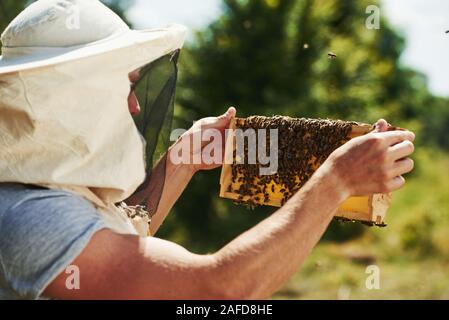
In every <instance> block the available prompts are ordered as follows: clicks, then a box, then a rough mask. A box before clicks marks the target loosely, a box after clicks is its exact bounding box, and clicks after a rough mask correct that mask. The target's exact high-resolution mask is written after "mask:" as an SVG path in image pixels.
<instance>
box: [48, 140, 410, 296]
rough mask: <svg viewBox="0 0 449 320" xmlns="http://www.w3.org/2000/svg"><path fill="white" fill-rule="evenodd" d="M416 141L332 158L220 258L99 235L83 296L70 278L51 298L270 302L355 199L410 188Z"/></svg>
mask: <svg viewBox="0 0 449 320" xmlns="http://www.w3.org/2000/svg"><path fill="white" fill-rule="evenodd" d="M413 139H414V135H413V134H412V133H409V132H386V133H375V134H370V135H367V136H365V137H361V138H356V139H353V140H352V141H351V142H349V143H347V144H346V145H345V146H343V147H342V148H340V149H339V150H337V151H336V152H335V153H334V154H333V155H331V157H330V159H329V160H328V161H326V163H325V164H323V166H322V167H321V168H320V169H319V170H318V171H317V172H316V173H315V174H314V175H313V177H312V178H311V180H310V181H309V182H308V183H307V184H306V186H305V187H304V188H303V189H302V190H300V191H299V192H298V193H297V194H296V195H295V196H294V197H292V199H290V200H289V201H288V202H287V204H286V205H285V206H284V207H283V208H281V209H279V210H278V211H277V212H276V213H275V214H273V215H272V216H271V217H269V218H267V219H265V220H264V221H262V222H261V223H260V224H258V225H257V226H255V227H253V228H252V229H250V230H249V231H247V232H245V233H244V234H242V235H241V236H239V237H237V238H236V239H235V240H233V241H232V242H231V243H229V244H228V245H227V246H225V247H224V248H223V249H221V250H220V251H219V252H217V253H215V254H212V255H205V256H201V255H195V254H192V253H190V252H188V251H186V250H185V249H183V248H181V247H179V246H178V245H176V244H173V243H170V242H167V241H163V240H160V239H155V238H138V237H135V236H122V235H116V234H113V233H112V232H110V231H107V230H105V231H102V232H99V233H97V235H95V237H94V238H93V239H92V240H91V242H90V243H89V245H88V246H87V248H86V249H85V250H84V252H83V253H82V254H81V255H80V256H79V257H78V258H77V259H76V261H75V262H74V264H76V265H78V266H79V268H80V271H81V289H80V290H79V291H70V290H67V289H66V288H65V279H66V274H64V273H63V274H61V275H60V276H59V277H58V278H57V279H56V280H55V281H54V282H53V283H52V284H51V285H50V286H49V287H48V288H47V290H46V291H45V295H46V296H48V297H53V298H83V299H85V298H87V299H89V298H117V299H120V298H124V299H126V298H138V299H201V298H206V299H222V298H228V299H241V298H253V299H258V298H266V297H268V296H270V295H271V294H273V293H274V292H275V291H276V290H277V289H278V288H279V287H280V286H282V285H283V284H284V283H285V281H286V280H287V279H288V278H289V277H290V276H291V275H292V274H293V273H294V272H295V271H296V270H297V269H298V268H299V267H300V266H301V264H302V263H303V261H304V259H305V257H306V256H307V255H308V254H309V252H310V251H311V250H312V248H313V247H314V246H315V245H316V243H317V242H318V240H319V238H320V237H321V236H322V234H323V232H324V230H325V229H326V227H327V226H328V224H329V222H330V221H331V219H332V217H333V215H334V213H335V211H336V209H337V208H338V206H339V205H340V204H341V203H342V201H344V200H345V199H346V198H347V197H348V196H351V195H360V194H371V193H380V192H382V193H383V192H390V191H393V190H396V189H398V188H400V187H402V185H403V184H404V180H403V178H402V174H404V173H407V172H410V171H411V170H412V169H413V162H412V161H411V160H410V159H408V158H407V156H408V155H410V154H411V153H412V152H413V144H412V142H411V141H413ZM349 161H350V162H349ZM348 163H350V165H349V164H348Z"/></svg>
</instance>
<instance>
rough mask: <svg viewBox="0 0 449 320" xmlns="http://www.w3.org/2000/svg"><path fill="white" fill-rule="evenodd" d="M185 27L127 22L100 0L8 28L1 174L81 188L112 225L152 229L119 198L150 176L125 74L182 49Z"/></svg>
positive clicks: (66, 4)
mask: <svg viewBox="0 0 449 320" xmlns="http://www.w3.org/2000/svg"><path fill="white" fill-rule="evenodd" d="M72 15H78V17H76V16H72ZM73 19H75V20H73ZM76 19H78V20H76ZM74 21H75V22H74ZM69 26H70V27H69ZM73 26H75V27H76V26H78V28H72V27H73ZM185 33H186V30H185V28H184V27H183V26H180V25H172V26H169V27H167V28H162V29H155V30H146V31H134V30H130V29H129V28H128V27H127V26H126V24H125V23H124V22H123V21H122V20H121V19H120V18H119V17H118V16H117V15H116V14H115V13H113V12H112V11H111V10H110V9H108V8H107V7H106V6H104V5H103V4H102V3H101V2H100V1H98V0H38V1H37V2H34V3H33V4H31V5H30V6H29V7H28V8H26V9H25V10H24V11H23V12H22V13H21V14H20V15H19V16H18V17H17V18H16V19H15V20H13V21H12V22H11V24H10V25H9V26H8V28H7V29H6V30H5V32H4V33H3V35H2V44H3V47H2V54H3V56H2V57H0V182H18V183H25V184H34V185H41V186H45V187H48V188H56V189H63V190H67V191H71V192H75V193H78V194H81V195H82V196H84V197H85V198H86V199H88V200H89V201H91V202H92V203H93V204H95V205H96V206H97V208H98V209H99V211H100V212H101V213H102V214H103V215H104V216H105V219H106V221H108V223H109V225H110V227H111V228H112V229H114V230H115V231H117V232H120V233H134V234H140V235H146V234H147V230H148V225H146V226H145V225H144V224H145V223H147V222H148V221H141V220H142V219H140V220H139V219H138V220H139V221H137V222H136V221H131V220H130V219H128V217H127V215H126V214H125V213H124V210H123V208H121V207H120V206H119V207H116V206H115V204H116V203H119V202H121V201H123V200H124V199H126V198H128V197H129V196H130V195H131V194H132V193H133V192H134V191H135V190H136V189H137V188H138V186H139V185H140V184H142V182H143V181H144V179H145V163H144V144H143V142H142V139H141V136H140V134H139V132H138V130H137V128H136V125H135V123H134V121H133V118H132V116H131V115H130V113H129V110H128V95H129V93H130V82H129V79H128V74H129V73H130V72H131V71H133V70H136V69H138V68H140V67H142V66H144V65H147V64H149V63H150V62H152V61H154V60H156V59H158V58H160V57H162V56H164V55H167V54H169V53H171V52H173V51H176V50H178V49H180V48H181V47H182V44H183V42H184V38H185Z"/></svg>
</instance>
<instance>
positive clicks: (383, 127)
mask: <svg viewBox="0 0 449 320" xmlns="http://www.w3.org/2000/svg"><path fill="white" fill-rule="evenodd" d="M385 131H388V122H387V121H385V120H384V119H380V120H378V121H377V122H376V124H375V129H374V132H385Z"/></svg>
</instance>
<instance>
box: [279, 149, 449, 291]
mask: <svg viewBox="0 0 449 320" xmlns="http://www.w3.org/2000/svg"><path fill="white" fill-rule="evenodd" d="M414 160H415V163H416V170H415V171H414V173H413V174H412V175H410V176H409V177H407V185H406V187H405V188H404V189H402V190H400V191H397V192H395V193H394V195H393V205H392V207H391V208H390V210H389V212H388V215H387V222H388V227H386V228H369V229H368V230H366V232H364V233H363V234H362V235H361V236H359V237H358V238H356V239H352V240H350V241H347V242H343V243H332V242H326V241H322V242H321V243H320V244H318V246H317V247H316V248H315V250H314V251H313V253H312V254H311V256H310V257H309V258H308V259H307V260H306V262H305V264H304V265H303V267H302V268H301V269H300V271H299V272H298V273H297V274H296V275H295V276H294V277H293V278H292V279H291V280H290V281H289V283H288V284H287V285H285V286H284V288H283V289H282V290H280V291H279V292H278V293H277V294H276V295H275V296H274V298H275V299H279V298H282V299H347V298H349V299H449V156H448V155H447V154H445V153H442V152H440V151H436V150H433V149H421V150H417V152H416V153H415V155H414ZM371 264H374V265H377V266H378V267H379V268H380V289H379V290H368V289H367V288H366V286H365V281H366V279H367V277H368V274H366V273H365V270H366V267H367V266H368V265H371Z"/></svg>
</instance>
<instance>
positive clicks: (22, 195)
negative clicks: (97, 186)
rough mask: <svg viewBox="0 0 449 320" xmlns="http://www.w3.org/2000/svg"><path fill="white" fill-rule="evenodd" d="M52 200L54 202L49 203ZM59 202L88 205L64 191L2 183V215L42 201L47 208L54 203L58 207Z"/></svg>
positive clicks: (0, 208) (0, 194)
mask: <svg viewBox="0 0 449 320" xmlns="http://www.w3.org/2000/svg"><path fill="white" fill-rule="evenodd" d="M51 199H52V200H54V201H48V200H51ZM58 200H63V201H64V202H66V203H67V201H70V202H71V204H73V202H76V203H80V204H84V205H86V200H85V199H83V198H82V197H80V196H77V195H75V194H71V193H69V192H65V191H62V190H53V189H47V188H43V187H39V186H35V185H26V184H21V183H0V214H2V213H5V212H7V211H9V210H14V209H16V208H19V207H21V206H23V205H24V204H28V205H32V204H38V203H39V202H40V201H44V202H46V205H47V206H48V204H50V205H51V204H52V203H53V204H55V205H56V204H57V202H58ZM38 201H39V202H38Z"/></svg>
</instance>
